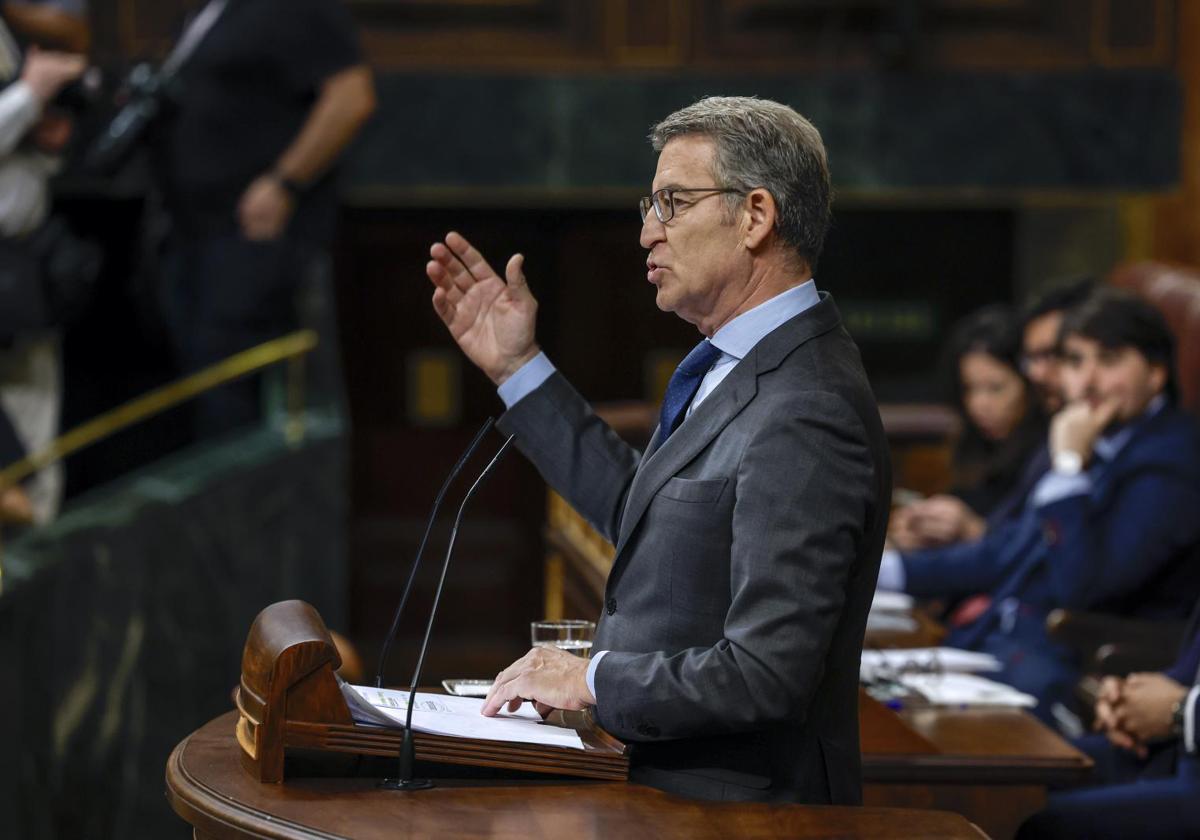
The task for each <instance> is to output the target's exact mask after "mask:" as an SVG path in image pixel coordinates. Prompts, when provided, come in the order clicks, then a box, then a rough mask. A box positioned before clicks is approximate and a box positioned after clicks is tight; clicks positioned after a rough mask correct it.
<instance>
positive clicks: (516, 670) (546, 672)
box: [483, 647, 596, 717]
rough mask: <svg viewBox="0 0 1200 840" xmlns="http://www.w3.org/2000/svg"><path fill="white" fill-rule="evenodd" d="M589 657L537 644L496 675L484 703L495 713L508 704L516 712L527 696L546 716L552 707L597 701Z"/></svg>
mask: <svg viewBox="0 0 1200 840" xmlns="http://www.w3.org/2000/svg"><path fill="white" fill-rule="evenodd" d="M587 669H588V660H586V659H581V658H580V657H578V656H575V655H574V654H571V653H567V652H566V651H561V650H559V649H558V648H543V647H535V648H532V649H530V651H529V653H527V654H525V655H524V656H522V657H521V658H520V659H518V660H517V661H516V662H514V663H513V664H512V665H509V666H508V667H507V668H505V669H504V670H503V671H501V672H500V674H499V675H498V676H497V677H496V681H495V682H494V683H492V689H491V691H489V692H488V695H487V699H486V700H485V701H484V704H483V713H484V714H485V715H487V716H488V717H492V716H493V715H495V714H496V713H497V712H499V711H500V709H502V708H504V706H505V705H507V706H508V710H509V711H510V712H515V711H516V710H517V709H518V708H520V706H521V702H522V701H523V700H529V701H531V702H533V703H534V704H535V705H536V707H537V710H538V712H539V713H540V714H541V715H542V716H543V717H545V715H546V714H547V713H549V711H550V710H551V709H583V708H586V707H588V706H591V705H592V704H594V703H595V702H596V698H595V697H593V696H592V693H591V692H590V691H588V687H587Z"/></svg>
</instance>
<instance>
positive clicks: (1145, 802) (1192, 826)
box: [1018, 622, 1200, 840]
mask: <svg viewBox="0 0 1200 840" xmlns="http://www.w3.org/2000/svg"><path fill="white" fill-rule="evenodd" d="M1193 627H1194V631H1193V632H1192V634H1191V637H1190V639H1189V640H1188V642H1187V643H1186V645H1185V648H1184V651H1183V653H1182V655H1180V657H1179V658H1178V659H1177V660H1176V661H1175V664H1174V665H1172V666H1171V667H1170V668H1169V669H1168V670H1166V671H1164V672H1162V673H1153V674H1131V675H1130V676H1129V677H1126V678H1119V677H1107V678H1106V679H1105V681H1104V683H1103V686H1102V689H1101V692H1100V698H1099V700H1098V702H1097V703H1096V725H1097V728H1098V729H1099V730H1100V732H1101V734H1099V735H1091V736H1088V737H1086V738H1083V739H1081V740H1080V742H1079V746H1080V747H1082V748H1083V749H1085V750H1086V751H1087V752H1088V753H1089V754H1090V755H1091V756H1092V758H1093V759H1094V760H1095V762H1096V776H1097V778H1096V782H1097V786H1095V787H1088V788H1083V789H1079V790H1071V791H1064V792H1061V793H1057V794H1054V795H1052V796H1051V797H1050V802H1049V804H1048V806H1047V808H1046V809H1045V810H1044V811H1042V812H1041V813H1039V814H1035V815H1034V816H1033V817H1031V818H1030V819H1029V820H1028V821H1027V822H1026V823H1025V825H1024V826H1022V828H1021V832H1020V834H1019V835H1018V836H1019V837H1021V838H1025V839H1026V840H1032V838H1048V837H1063V838H1076V837H1137V838H1151V837H1171V838H1175V837H1197V836H1200V754H1198V750H1197V747H1198V743H1197V740H1198V736H1200V730H1198V728H1197V727H1198V725H1200V717H1198V716H1200V708H1198V701H1200V632H1196V631H1200V625H1197V624H1196V623H1195V622H1194V623H1193Z"/></svg>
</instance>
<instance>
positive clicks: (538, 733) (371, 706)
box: [342, 683, 583, 750]
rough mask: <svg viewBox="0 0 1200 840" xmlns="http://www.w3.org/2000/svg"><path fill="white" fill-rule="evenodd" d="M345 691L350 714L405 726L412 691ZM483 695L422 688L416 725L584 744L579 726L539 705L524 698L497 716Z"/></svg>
mask: <svg viewBox="0 0 1200 840" xmlns="http://www.w3.org/2000/svg"><path fill="white" fill-rule="evenodd" d="M342 694H343V695H345V697H346V701H347V703H348V704H349V706H350V714H351V715H352V716H353V717H354V719H355V720H356V721H358V722H359V723H372V724H375V725H377V726H392V727H395V726H399V727H401V728H403V727H404V721H405V717H406V716H407V714H408V692H407V691H393V690H392V689H388V688H374V687H371V686H365V685H350V684H349V683H342ZM482 708H483V700H482V699H480V698H478V697H454V696H452V695H449V694H425V693H423V692H417V698H416V705H415V706H414V707H413V731H414V732H428V733H430V734H433V735H452V736H455V737H458V738H479V739H482V740H485V741H516V742H519V743H524V744H543V745H545V746H551V747H569V748H571V749H576V750H581V749H583V741H581V740H580V738H579V734H578V733H577V732H576V731H575V730H573V729H565V728H563V727H561V726H553V725H551V724H548V723H543V722H542V718H541V716H540V715H538V713H537V711H536V710H534V708H533V707H532V706H531V705H529V704H522V706H521V708H519V709H518V710H517V711H515V712H511V713H510V712H507V711H501V712H500V713H499V714H498V715H497V716H496V717H492V718H489V717H484V716H483V715H482V714H480V712H479V710H480V709H482Z"/></svg>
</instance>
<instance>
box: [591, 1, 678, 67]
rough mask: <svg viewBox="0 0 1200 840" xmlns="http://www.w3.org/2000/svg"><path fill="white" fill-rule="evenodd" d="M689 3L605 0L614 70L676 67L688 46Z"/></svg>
mask: <svg viewBox="0 0 1200 840" xmlns="http://www.w3.org/2000/svg"><path fill="white" fill-rule="evenodd" d="M692 5H693V0H662V2H658V3H646V2H644V0H605V2H604V10H605V18H606V30H607V33H608V55H609V58H610V60H611V63H612V64H614V65H616V66H617V67H630V68H633V67H642V68H647V67H678V66H680V65H683V64H684V63H686V62H687V60H688V58H689V52H690V49H689V48H690V45H691V37H690V36H691V20H692Z"/></svg>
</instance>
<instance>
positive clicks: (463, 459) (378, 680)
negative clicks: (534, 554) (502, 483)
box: [375, 417, 496, 688]
mask: <svg viewBox="0 0 1200 840" xmlns="http://www.w3.org/2000/svg"><path fill="white" fill-rule="evenodd" d="M494 425H496V421H495V420H494V419H493V418H491V417H489V418H488V419H487V420H486V421H485V422H484V424H483V425H482V426H481V427H480V428H479V431H478V432H476V433H475V437H473V438H472V439H471V442H470V444H468V445H467V448H466V449H464V450H463V454H462V455H460V456H459V457H458V462H457V463H456V464H455V465H454V468H453V469H451V470H450V474H449V475H448V476H446V480H445V481H444V482H443V483H442V489H441V490H439V491H438V493H437V496H436V497H435V498H434V500H433V510H432V511H431V512H430V514H429V521H428V522H426V523H425V534H424V535H423V536H422V537H421V544H420V546H419V547H418V548H417V555H416V557H414V558H413V563H412V568H411V569H410V570H409V572H408V582H407V583H405V584H404V594H403V595H401V596H400V604H399V606H397V607H396V614H395V616H393V618H392V629H391V630H389V631H388V634H387V637H386V638H385V639H384V641H383V651H382V652H381V653H380V654H379V666H378V667H377V668H376V669H375V687H376V688H383V669H384V667H385V666H386V665H387V658H388V654H389V653H390V652H391V650H392V643H393V642H395V641H396V633H397V632H398V631H399V629H400V616H401V615H403V613H404V606H405V604H407V603H408V596H409V594H410V593H411V592H412V587H413V581H414V580H416V579H417V569H418V568H420V566H421V556H422V555H423V554H424V553H425V544H426V543H427V542H429V532H430V531H432V530H433V523H434V520H436V519H437V515H438V510H440V509H441V507H442V500H443V499H444V498H445V497H446V491H447V490H449V489H450V485H451V483H453V481H454V479H456V478H458V474H459V473H460V472H462V468H463V466H464V465H465V464H466V463H467V461H468V460H469V459H470V457H471V456H472V455H474V454H475V450H476V449H478V448H479V443H480V442H481V441H482V440H483V436H484V435H486V434H487V433H488V430H489V429H491V428H492V426H494Z"/></svg>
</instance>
